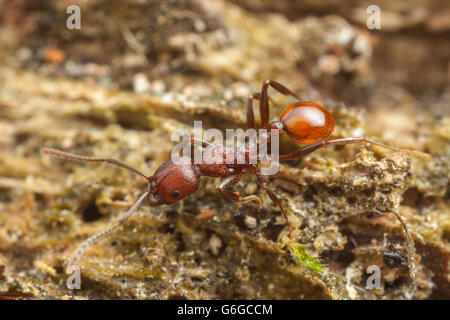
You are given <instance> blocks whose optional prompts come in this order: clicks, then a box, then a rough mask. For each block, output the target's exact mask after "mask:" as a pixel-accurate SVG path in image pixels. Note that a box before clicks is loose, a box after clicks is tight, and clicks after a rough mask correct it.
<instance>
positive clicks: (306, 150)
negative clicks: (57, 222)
mask: <svg viewBox="0 0 450 320" xmlns="http://www.w3.org/2000/svg"><path fill="white" fill-rule="evenodd" d="M353 143H369V144H373V145H376V146H378V147H381V148H385V149H389V150H392V151H395V152H402V153H407V154H410V155H415V156H419V157H425V158H429V157H430V155H429V154H426V153H423V152H419V151H412V150H407V149H400V148H394V147H391V146H386V145H384V144H381V143H377V142H374V141H371V140H368V139H365V138H361V137H360V138H342V139H334V140H325V141H319V142H316V143H313V144H310V145H307V146H304V147H301V148H299V149H297V150H295V151H292V152H290V153H287V154H284V155H281V156H279V157H278V159H279V160H295V159H299V158H302V157H304V156H306V155H307V154H310V153H311V152H313V151H316V150H317V149H320V148H323V147H326V146H329V145H344V144H353Z"/></svg>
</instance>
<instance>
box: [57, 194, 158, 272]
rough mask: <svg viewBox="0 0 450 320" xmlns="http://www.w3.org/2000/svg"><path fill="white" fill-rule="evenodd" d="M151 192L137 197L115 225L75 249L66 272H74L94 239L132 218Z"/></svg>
mask: <svg viewBox="0 0 450 320" xmlns="http://www.w3.org/2000/svg"><path fill="white" fill-rule="evenodd" d="M149 193H150V192H149V191H146V192H144V193H143V194H142V195H141V196H140V197H139V199H137V200H136V201H135V202H134V204H133V205H132V206H131V208H130V209H128V211H127V212H126V213H125V214H124V215H123V216H122V217H120V219H119V221H117V223H116V224H115V225H113V226H111V227H109V228H108V229H106V230H103V231H102V232H99V233H97V234H95V235H93V236H92V237H90V238H88V239H87V240H85V241H84V242H83V243H82V244H81V245H80V246H79V247H78V249H77V251H75V253H74V254H73V255H72V257H71V258H70V261H69V264H68V265H67V268H66V272H67V273H72V272H73V268H74V267H75V265H76V264H77V262H78V260H80V258H81V256H82V255H83V253H84V251H86V249H87V248H89V246H90V245H91V244H92V243H94V241H96V240H97V239H99V238H101V237H103V236H105V235H107V234H108V233H110V232H111V231H114V230H115V229H117V228H118V227H120V226H121V225H122V224H124V223H125V222H126V221H127V220H128V218H130V217H131V215H132V214H133V213H134V212H135V211H136V209H137V208H138V207H139V205H140V204H141V202H142V201H143V200H144V199H145V198H146V197H147V196H148V194H149Z"/></svg>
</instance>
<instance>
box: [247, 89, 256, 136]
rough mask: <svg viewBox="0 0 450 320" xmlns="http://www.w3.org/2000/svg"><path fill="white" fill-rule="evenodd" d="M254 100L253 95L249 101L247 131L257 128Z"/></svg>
mask: <svg viewBox="0 0 450 320" xmlns="http://www.w3.org/2000/svg"><path fill="white" fill-rule="evenodd" d="M253 99H255V95H251V96H250V97H248V100H247V129H254V128H255V114H254V112H253Z"/></svg>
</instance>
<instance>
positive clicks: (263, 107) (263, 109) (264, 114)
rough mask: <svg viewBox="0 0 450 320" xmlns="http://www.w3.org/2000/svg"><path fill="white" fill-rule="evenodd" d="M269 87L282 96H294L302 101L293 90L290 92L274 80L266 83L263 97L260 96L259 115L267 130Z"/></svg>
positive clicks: (263, 88)
mask: <svg viewBox="0 0 450 320" xmlns="http://www.w3.org/2000/svg"><path fill="white" fill-rule="evenodd" d="M269 86H271V87H272V88H274V89H275V90H277V91H278V92H279V93H281V94H284V95H289V96H293V97H296V98H297V99H299V100H300V97H299V96H297V95H296V94H295V93H293V92H292V91H291V90H289V89H288V88H286V87H285V86H283V85H282V84H280V83H278V82H276V81H273V80H266V81H264V83H263V86H262V89H261V96H260V97H261V98H260V101H259V114H260V117H261V124H262V127H263V128H267V126H268V125H269V96H268V95H267V90H268V89H269Z"/></svg>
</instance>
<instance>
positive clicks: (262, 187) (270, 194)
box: [255, 171, 296, 242]
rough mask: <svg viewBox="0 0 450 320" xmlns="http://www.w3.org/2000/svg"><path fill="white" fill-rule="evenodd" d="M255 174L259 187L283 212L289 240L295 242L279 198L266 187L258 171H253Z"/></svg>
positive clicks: (292, 230)
mask: <svg viewBox="0 0 450 320" xmlns="http://www.w3.org/2000/svg"><path fill="white" fill-rule="evenodd" d="M255 175H256V178H257V180H258V184H259V185H260V187H261V189H263V190H264V191H265V192H266V193H267V195H268V196H269V198H270V199H271V200H272V201H273V202H274V203H275V204H276V205H277V206H278V207H279V208H280V210H281V213H282V214H283V217H284V220H285V221H286V225H287V227H288V229H289V236H290V237H291V240H292V241H293V242H295V241H296V239H295V233H294V229H292V226H291V223H290V222H289V219H288V216H287V213H286V211H285V210H284V208H283V206H282V204H281V200H280V199H279V198H278V197H277V196H276V194H275V193H274V192H273V191H272V190H270V189H269V188H268V187H267V183H266V182H265V181H264V179H263V177H262V176H261V175H260V174H259V172H258V171H255Z"/></svg>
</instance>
